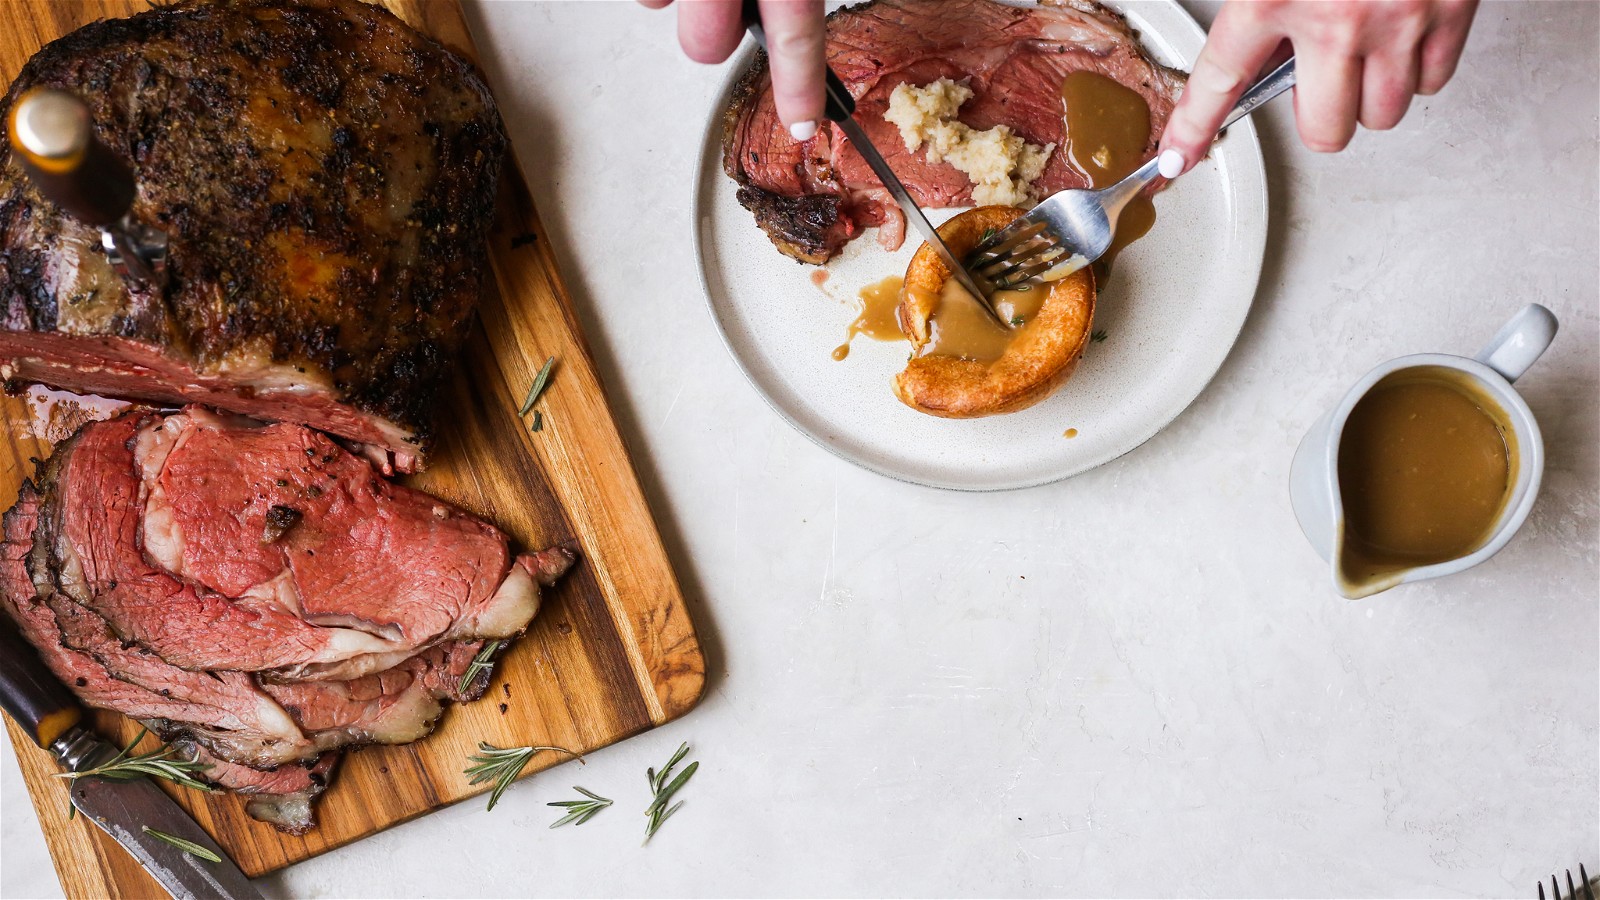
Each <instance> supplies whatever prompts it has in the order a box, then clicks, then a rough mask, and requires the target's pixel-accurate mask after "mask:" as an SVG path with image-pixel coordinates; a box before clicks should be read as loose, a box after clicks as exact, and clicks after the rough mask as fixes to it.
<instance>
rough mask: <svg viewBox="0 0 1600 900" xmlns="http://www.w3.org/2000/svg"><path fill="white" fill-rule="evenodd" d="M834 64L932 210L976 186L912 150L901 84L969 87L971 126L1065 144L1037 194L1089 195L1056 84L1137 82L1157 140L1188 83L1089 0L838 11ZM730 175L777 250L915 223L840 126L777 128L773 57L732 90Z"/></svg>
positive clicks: (827, 248)
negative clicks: (895, 95)
mask: <svg viewBox="0 0 1600 900" xmlns="http://www.w3.org/2000/svg"><path fill="white" fill-rule="evenodd" d="M827 54H828V61H829V64H830V65H831V66H832V67H833V69H834V71H835V72H837V73H838V75H839V77H840V78H841V79H842V80H843V81H844V82H845V84H846V85H847V86H848V87H849V88H850V93H851V94H852V95H853V96H854V97H855V98H856V115H855V118H856V120H857V122H859V123H860V124H861V127H862V128H863V129H864V130H865V131H866V132H867V135H868V137H870V138H871V139H872V142H873V145H874V146H876V147H877V148H878V150H879V151H880V152H881V153H883V155H884V157H885V158H886V159H887V160H888V162H889V165H890V166H891V167H892V168H893V169H894V171H895V174H896V175H898V176H899V177H900V180H901V181H902V182H904V183H905V185H906V189H907V190H908V191H909V192H910V193H911V195H912V196H913V197H914V198H915V199H916V201H917V202H918V203H919V204H920V205H922V206H925V207H935V208H940V207H954V206H965V205H969V204H970V203H971V201H972V184H971V182H970V181H968V180H967V177H966V176H965V175H963V174H962V173H961V172H959V171H957V170H956V169H955V168H954V167H953V166H951V165H950V164H948V163H945V162H939V163H930V162H928V160H927V154H926V153H924V152H922V151H920V150H919V151H915V152H912V151H907V150H906V149H905V144H904V142H903V141H902V140H901V138H900V133H899V130H898V129H897V128H896V127H895V126H894V125H892V124H890V123H889V122H887V121H885V120H884V117H883V114H884V111H885V110H886V109H887V108H888V105H889V95H890V94H891V93H892V92H893V91H894V89H895V88H896V87H898V86H899V85H901V84H905V83H910V84H912V85H917V86H920V85H924V84H928V83H929V82H932V81H935V80H937V79H939V78H951V79H953V80H957V81H960V80H966V81H967V84H968V86H969V87H971V88H972V90H973V97H972V99H970V100H968V101H967V102H966V103H965V104H964V105H963V106H962V107H961V110H960V114H959V116H960V119H961V121H962V122H964V123H966V124H967V125H970V126H971V127H973V128H976V129H979V130H984V129H988V128H992V127H994V126H995V125H1007V126H1010V127H1011V128H1012V130H1014V131H1015V132H1016V133H1017V134H1019V135H1021V136H1022V137H1023V138H1025V139H1026V140H1027V141H1028V142H1029V143H1032V144H1038V145H1041V146H1042V145H1045V144H1054V145H1056V147H1057V148H1058V149H1057V150H1056V152H1055V153H1053V154H1052V155H1051V157H1050V160H1049V162H1048V163H1047V164H1046V166H1045V170H1044V174H1043V175H1041V176H1040V178H1039V180H1038V181H1036V182H1035V183H1034V188H1035V190H1036V191H1037V192H1039V193H1040V194H1042V195H1043V194H1051V193H1055V192H1056V191H1060V190H1065V189H1068V188H1077V187H1086V186H1087V185H1088V179H1087V177H1086V176H1085V175H1084V174H1083V173H1082V172H1079V171H1078V170H1077V169H1076V168H1075V167H1074V166H1073V165H1072V164H1071V162H1070V161H1069V160H1068V159H1067V154H1066V153H1064V152H1062V151H1061V149H1060V148H1061V147H1063V146H1065V125H1064V123H1063V121H1062V109H1061V97H1060V87H1061V81H1062V79H1063V78H1065V77H1066V76H1067V75H1068V74H1070V73H1072V72H1079V71H1091V72H1096V73H1098V74H1101V75H1104V76H1106V77H1108V78H1111V79H1112V80H1114V81H1116V82H1118V83H1119V84H1122V85H1123V86H1125V87H1128V88H1131V89H1133V90H1134V91H1136V92H1138V94H1139V95H1140V96H1141V97H1143V98H1144V99H1145V101H1146V103H1148V104H1149V107H1150V126H1151V128H1150V135H1151V136H1150V144H1149V147H1148V148H1147V149H1146V153H1147V154H1154V152H1155V148H1156V141H1157V138H1158V136H1159V135H1160V133H1161V130H1162V129H1163V128H1164V127H1165V126H1166V121H1167V117H1168V116H1169V115H1170V114H1171V112H1172V106H1173V103H1174V102H1175V101H1176V99H1177V96H1178V93H1179V91H1180V89H1181V87H1182V85H1183V75H1182V73H1180V72H1176V71H1174V70H1172V69H1168V68H1166V67H1164V66H1162V65H1160V64H1158V63H1156V62H1155V61H1154V60H1152V59H1150V58H1149V57H1148V56H1147V55H1146V54H1145V53H1144V51H1143V50H1142V48H1140V46H1139V42H1138V36H1137V35H1136V34H1135V33H1134V32H1133V30H1132V29H1130V28H1129V27H1128V24H1127V22H1126V21H1125V20H1124V19H1123V18H1122V17H1121V16H1120V15H1118V14H1116V13H1114V12H1112V11H1111V10H1108V9H1106V8H1105V7H1103V6H1101V5H1100V4H1098V3H1094V2H1091V0H1041V2H1040V3H1039V4H1038V5H1037V6H1023V7H1018V6H1008V5H1005V4H1002V3H997V2H994V0H875V2H869V3H862V4H859V5H856V6H849V7H845V8H843V9H840V10H837V11H835V12H834V13H833V14H831V15H830V16H829V17H828V38H827ZM722 148H723V159H722V162H723V169H724V171H726V172H727V173H728V175H729V177H731V178H733V179H734V181H736V182H738V183H739V186H740V187H739V191H738V198H739V202H740V203H741V204H742V205H743V206H744V207H745V208H746V209H748V210H750V212H751V213H752V214H753V215H754V216H755V220H756V224H757V225H759V226H760V227H761V228H762V230H764V231H765V232H766V233H767V235H768V237H770V238H771V239H772V242H773V244H774V245H776V246H777V248H778V250H779V251H780V252H782V253H784V254H785V255H787V256H790V257H793V258H794V259H797V260H799V261H801V262H808V263H816V264H820V263H823V262H826V261H827V260H828V259H830V258H832V257H833V256H834V255H836V254H837V253H838V252H839V251H840V249H842V248H843V247H844V245H845V244H846V243H847V242H849V241H850V240H852V239H854V238H855V237H856V236H857V235H859V234H860V233H861V231H862V229H864V228H866V227H868V226H872V225H878V226H881V228H880V230H879V240H880V241H881V242H882V243H883V244H884V246H885V247H886V248H888V249H890V250H893V249H897V248H898V247H899V246H900V243H901V241H902V240H903V238H904V235H905V222H904V218H903V216H902V214H901V213H900V210H899V208H898V207H897V206H896V205H895V203H894V200H893V199H892V198H891V197H889V195H888V193H887V192H886V191H885V190H884V189H883V186H882V185H881V184H880V183H879V182H878V180H877V177H876V176H874V175H873V174H872V171H871V169H870V168H869V167H868V166H867V163H866V161H865V160H864V159H862V158H861V155H860V154H859V153H857V152H856V151H855V149H854V148H852V147H851V146H850V144H849V142H848V141H847V140H846V139H845V137H844V135H843V133H842V132H841V131H839V129H837V128H834V127H832V125H830V124H829V123H827V122H824V123H822V126H821V128H820V129H819V130H818V132H817V135H816V136H815V137H813V138H811V139H810V140H807V141H803V142H797V141H795V140H794V139H793V138H791V137H790V136H789V132H788V129H786V128H784V127H783V123H781V122H780V121H778V116H777V110H776V108H775V107H774V105H773V101H772V82H771V79H770V78H769V77H768V73H767V63H766V57H765V55H764V54H758V56H757V58H756V62H755V64H754V65H753V66H752V67H751V68H750V70H749V71H748V72H746V73H745V75H744V77H743V78H742V79H741V80H740V81H739V82H738V84H737V85H736V86H735V88H734V91H733V95H732V98H731V100H730V103H729V105H728V109H727V110H726V111H725V112H724V116H723V142H722Z"/></svg>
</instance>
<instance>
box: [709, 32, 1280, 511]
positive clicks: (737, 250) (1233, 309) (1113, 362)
mask: <svg viewBox="0 0 1600 900" xmlns="http://www.w3.org/2000/svg"><path fill="white" fill-rule="evenodd" d="M1113 5H1114V6H1116V8H1118V9H1119V10H1121V11H1122V12H1124V13H1125V14H1126V15H1127V16H1128V20H1129V22H1130V23H1132V25H1133V26H1134V28H1136V29H1137V30H1138V31H1139V33H1140V35H1141V37H1142V40H1143V42H1144V45H1145V48H1146V49H1147V51H1148V52H1150V53H1151V54H1152V55H1154V56H1155V57H1156V58H1157V59H1158V60H1160V61H1161V62H1163V63H1165V64H1166V65H1169V66H1174V67H1176V68H1179V69H1182V70H1184V71H1188V70H1189V69H1190V68H1191V67H1192V66H1193V64H1194V61H1195V58H1196V56H1198V54H1199V52H1200V47H1201V44H1202V43H1204V40H1205V32H1204V31H1203V30H1202V29H1201V28H1200V26H1199V25H1198V24H1197V23H1196V22H1195V21H1194V19H1192V18H1190V17H1189V15H1188V13H1186V12H1184V11H1183V9H1182V8H1181V7H1179V6H1178V4H1177V3H1176V2H1175V0H1145V2H1124V3H1117V4H1113ZM753 53H754V51H753V50H752V49H749V48H747V49H746V51H745V54H744V55H743V56H742V57H741V58H740V59H739V60H738V61H737V62H736V63H735V64H734V65H732V66H730V68H729V75H728V80H727V83H726V84H725V85H724V90H723V92H722V96H721V98H719V100H718V102H717V105H716V107H715V108H713V109H712V110H711V111H710V118H711V122H710V125H709V127H708V129H707V132H706V137H705V144H704V147H703V149H702V151H701V159H700V171H699V177H698V184H697V186H696V191H695V210H694V215H695V223H696V234H695V242H696V249H697V252H698V253H699V256H700V267H701V275H702V278H703V279H704V283H705V290H706V296H707V298H708V299H709V301H710V304H711V314H712V317H713V318H714V319H715V320H716V323H717V327H718V328H719V329H720V330H721V332H722V336H723V339H724V341H726V343H727V345H728V350H729V351H730V352H731V353H732V354H733V356H734V358H735V359H736V360H738V362H739V365H740V366H741V367H742V368H743V369H744V372H745V374H746V375H747V376H748V377H749V379H750V382H751V384H753V385H754V386H755V388H756V390H758V391H760V392H761V393H762V394H763V395H764V396H765V397H766V398H767V400H768V402H770V403H771V404H772V407H773V409H775V410H777V412H778V414H779V415H781V416H783V417H784V418H785V419H787V420H788V421H789V423H790V424H792V425H793V426H794V427H796V428H798V429H799V430H800V431H801V432H802V433H804V434H805V435H806V436H807V437H810V438H811V439H812V440H814V441H816V442H817V443H819V444H821V445H822V446H823V447H826V448H827V449H828V450H830V451H832V452H833V453H836V454H838V455H839V456H841V457H843V458H845V459H847V460H849V461H850V462H853V463H855V464H856V465H859V466H862V467H864V468H867V469H870V470H872V471H874V472H879V473H881V474H884V475H888V476H891V477H894V478H899V479H903V480H905V481H912V482H917V483H920V484H926V485H931V486H934V487H941V488H951V489H957V490H972V491H980V490H1004V489H1008V488H1020V487H1029V486H1032V485H1038V484H1045V483H1047V482H1051V481H1056V480H1059V479H1062V478H1067V477H1069V476H1072V475H1076V474H1078V473H1080V472H1083V471H1085V470H1087V469H1091V468H1094V467H1095V466H1098V465H1101V464H1102V463H1106V462H1109V461H1110V460H1113V459H1115V458H1117V457H1118V456H1121V455H1122V454H1124V453H1127V452H1128V451H1130V450H1132V449H1134V448H1135V447H1137V446H1139V445H1140V444H1142V443H1144V442H1145V441H1147V440H1149V439H1150V438H1151V437H1153V436H1154V435H1155V434H1156V432H1158V431H1160V430H1161V429H1162V428H1163V427H1165V426H1166V425H1167V423H1169V422H1171V421H1172V420H1173V419H1174V418H1176V417H1177V415H1178V414H1179V413H1181V412H1183V410H1184V409H1185V408H1186V407H1188V405H1189V404H1190V403H1192V402H1193V401H1194V398H1195V397H1196V396H1198V395H1199V393H1200V391H1201V389H1202V388H1204V387H1205V386H1206V383H1207V382H1208V381H1210V380H1211V377H1212V376H1213V375H1215V374H1216V372H1217V369H1218V368H1219V367H1220V366H1221V365H1222V361H1223V359H1224V358H1225V357H1226V356H1227V355H1228V351H1229V349H1230V348H1231V347H1232V346H1233V342H1234V339H1235V338H1236V337H1237V336H1238V334H1239V329H1240V328H1241V327H1242V326H1243V325H1244V320H1245V316H1246V314H1247V313H1248V312H1249V311H1250V302H1251V299H1252V298H1253V297H1254V296H1255V289H1256V280H1257V278H1258V277H1259V276H1260V273H1261V255H1262V249H1263V247H1264V245H1265V242H1266V233H1267V182H1266V171H1265V169H1264V167H1263V165H1262V159H1261V145H1260V143H1259V142H1258V141H1257V139H1256V132H1255V128H1254V126H1253V125H1251V124H1250V123H1249V121H1248V120H1246V121H1245V122H1241V123H1239V124H1237V125H1235V126H1234V127H1233V128H1232V129H1231V130H1230V133H1229V135H1228V137H1227V138H1226V139H1225V140H1223V141H1222V142H1221V143H1219V144H1218V145H1217V146H1216V148H1215V149H1214V150H1213V151H1212V153H1211V156H1210V159H1209V160H1208V161H1206V162H1203V163H1201V165H1200V166H1198V167H1197V168H1196V169H1195V170H1194V171H1192V172H1190V173H1189V174H1188V175H1185V176H1184V177H1183V178H1182V179H1180V180H1179V181H1178V182H1177V183H1176V184H1174V185H1172V186H1171V187H1169V188H1168V189H1167V190H1166V191H1164V192H1163V193H1161V194H1160V195H1158V196H1157V198H1156V209H1157V214H1158V217H1157V220H1156V225H1155V227H1154V228H1153V229H1151V231H1150V233H1149V234H1147V235H1146V236H1145V237H1144V238H1143V239H1142V240H1140V241H1138V242H1137V243H1135V244H1133V245H1132V246H1131V247H1129V249H1128V250H1126V251H1125V252H1124V253H1123V254H1122V255H1121V256H1120V257H1119V258H1118V259H1117V263H1116V269H1115V271H1114V272H1113V273H1112V275H1111V278H1110V279H1109V284H1107V285H1106V286H1105V287H1104V288H1103V290H1102V291H1101V293H1100V297H1099V299H1098V301H1097V308H1096V313H1095V323H1094V327H1095V328H1096V329H1097V330H1101V331H1104V332H1105V334H1106V338H1105V340H1104V341H1102V342H1100V343H1093V344H1090V345H1089V348H1088V349H1087V350H1086V351H1085V353H1084V358H1083V361H1082V363H1081V364H1080V365H1079V366H1078V370H1077V372H1076V373H1075V374H1074V375H1073V376H1072V378H1071V380H1069V381H1068V382H1067V383H1066V385H1065V386H1063V387H1062V388H1061V389H1060V390H1058V391H1057V392H1056V393H1055V394H1053V395H1052V396H1050V397H1049V398H1048V399H1046V400H1044V401H1043V402H1041V403H1039V404H1038V405H1037V406H1034V407H1033V408H1031V409H1027V410H1023V411H1022V412H1018V413H1013V414H1011V415H1006V416H995V417H991V418H985V419H968V420H948V419H938V418H935V417H933V416H928V415H924V414H922V413H918V412H915V411H913V410H912V409H910V408H909V407H907V406H905V405H903V404H901V403H900V401H899V400H897V399H895V396H894V394H893V392H892V390H891V389H890V379H891V378H893V376H894V374H895V373H896V372H898V371H899V370H900V369H901V367H902V366H903V365H904V364H905V360H906V353H907V350H908V346H907V344H906V343H905V342H903V341H894V342H879V341H873V340H871V339H868V338H866V337H857V338H856V339H855V341H854V343H853V344H852V346H851V350H850V355H849V356H848V357H847V358H846V359H844V360H842V361H838V362H836V361H834V360H833V358H832V356H831V353H832V351H833V349H834V348H835V347H837V346H838V345H839V344H840V343H841V342H843V340H844V335H845V328H846V326H847V325H849V323H850V322H851V320H852V319H854V318H855V309H856V301H855V294H856V291H857V290H859V289H860V288H861V287H863V286H864V285H867V284H870V283H872V282H876V281H879V280H880V279H882V278H884V277H886V276H890V275H901V274H904V272H905V269H906V265H907V264H908V262H909V261H910V259H911V254H912V253H913V252H915V250H916V248H917V246H918V245H919V244H920V241H918V240H917V239H915V237H908V238H907V240H906V242H905V244H904V246H902V247H901V248H900V250H899V251H898V252H896V253H893V254H890V253H886V252H884V250H883V249H882V248H881V247H879V246H878V244H877V240H876V232H875V230H869V231H868V233H867V234H865V235H863V236H861V237H859V238H857V239H856V240H854V241H852V242H851V243H850V244H849V245H848V246H847V247H846V248H845V250H844V252H843V253H842V254H841V255H840V256H839V257H837V258H835V259H834V260H833V261H831V262H830V263H829V264H828V266H827V268H828V269H829V270H830V274H829V276H828V280H827V282H826V283H825V284H824V285H823V286H822V287H818V286H817V285H816V284H814V283H813V282H812V280H811V275H812V272H813V271H814V269H813V267H811V266H804V265H800V264H798V263H796V262H794V261H793V260H791V259H789V258H788V257H786V256H783V255H782V254H780V253H779V252H778V251H777V249H776V248H774V247H773V246H772V244H771V242H770V241H768V240H767V237H766V235H765V234H763V233H762V231H761V229H759V228H758V227H756V224H755V221H754V219H753V218H752V216H751V215H750V213H749V212H747V211H746V210H745V209H744V208H743V207H741V206H740V205H739V202H738V200H737V199H736V198H735V196H734V193H735V190H736V186H735V185H734V183H733V181H732V179H730V178H728V177H727V176H726V175H724V174H723V172H722V147H721V142H722V128H721V126H722V111H723V109H725V108H726V105H727V95H728V91H729V89H731V88H732V86H733V83H734V81H735V80H736V79H737V78H738V76H739V75H740V74H741V73H743V72H744V70H745V68H746V67H747V66H748V65H749V63H750V58H751V56H752V55H753ZM956 212H957V211H956V210H930V211H929V213H930V217H931V218H933V219H934V221H935V223H938V222H942V221H944V220H945V219H947V218H949V217H950V216H952V215H954V214H955V213H956ZM1068 429H1076V436H1075V437H1072V438H1067V437H1066V436H1065V434H1066V432H1067V430H1068Z"/></svg>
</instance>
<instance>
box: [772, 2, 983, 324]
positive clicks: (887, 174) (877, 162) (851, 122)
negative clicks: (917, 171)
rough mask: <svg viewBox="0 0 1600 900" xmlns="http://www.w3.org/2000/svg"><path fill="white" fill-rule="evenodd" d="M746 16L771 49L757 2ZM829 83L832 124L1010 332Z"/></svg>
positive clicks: (833, 80) (851, 104)
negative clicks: (848, 140) (837, 127)
mask: <svg viewBox="0 0 1600 900" xmlns="http://www.w3.org/2000/svg"><path fill="white" fill-rule="evenodd" d="M744 17H745V28H746V30H748V31H749V32H750V36H751V37H753V38H755V39H756V43H758V44H760V45H761V49H762V50H765V49H767V34H766V31H765V30H764V29H763V28H762V27H761V18H760V14H759V10H758V9H757V5H756V2H755V0H745V3H744ZM827 82H828V84H827V105H826V107H825V108H826V111H827V112H826V114H827V116H828V119H829V121H831V122H833V123H834V124H835V125H838V126H839V130H840V131H843V132H844V136H845V137H847V138H849V139H850V145H851V146H852V147H855V148H856V152H857V153H860V154H861V158H862V159H864V160H866V161H867V165H869V166H871V167H872V172H873V174H875V175H877V176H878V180H879V181H881V182H883V186H884V188H885V189H886V190H888V192H889V196H891V197H893V198H894V202H896V203H898V204H900V211H901V212H903V213H905V217H906V221H907V222H909V223H911V227H913V228H915V229H916V230H917V233H918V234H921V235H922V239H923V240H924V241H927V242H928V246H930V247H932V248H933V250H934V252H935V253H937V254H939V259H941V260H943V261H944V264H945V268H947V269H949V270H950V274H951V276H953V277H954V278H955V279H956V280H957V281H959V282H961V286H962V287H963V288H965V289H966V291H967V293H968V294H971V295H972V297H973V299H975V300H977V301H978V306H980V307H982V308H983V311H984V312H986V313H988V314H989V318H991V319H993V320H994V321H995V323H997V324H998V325H1000V327H1002V328H1007V329H1009V328H1010V327H1011V326H1010V325H1009V324H1007V323H1006V322H1004V321H1002V320H1001V318H1000V314H999V313H997V312H995V309H994V306H993V305H991V304H990V303H989V294H990V293H991V292H992V291H990V290H985V289H984V288H983V287H981V285H982V284H984V282H981V281H980V280H979V279H976V278H973V277H972V273H970V272H968V271H967V268H966V266H963V265H962V264H961V260H960V259H958V258H957V257H956V255H955V254H954V253H951V252H950V248H949V247H947V246H945V243H944V239H943V238H941V237H939V231H938V229H936V228H934V227H933V223H932V222H929V221H928V217H927V216H926V215H924V214H923V212H922V207H920V206H918V205H917V201H915V200H913V199H912V198H911V194H909V193H907V191H906V186H905V185H904V184H901V183H900V178H899V176H897V175H895V174H894V170H893V169H891V168H889V163H888V162H887V161H886V160H885V159H884V158H883V154H882V153H879V152H878V148H877V147H875V146H873V143H872V139H871V138H869V137H867V133H866V131H865V130H864V129H862V127H861V123H859V122H857V121H856V120H855V111H856V100H855V98H854V97H852V96H850V89H849V88H847V87H845V85H844V82H843V81H842V80H841V79H840V78H839V76H838V75H836V74H834V71H833V67H831V66H829V67H827Z"/></svg>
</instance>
